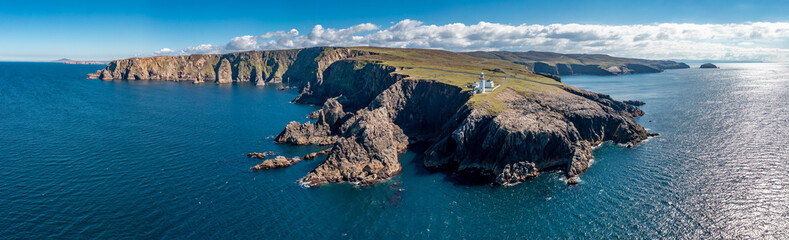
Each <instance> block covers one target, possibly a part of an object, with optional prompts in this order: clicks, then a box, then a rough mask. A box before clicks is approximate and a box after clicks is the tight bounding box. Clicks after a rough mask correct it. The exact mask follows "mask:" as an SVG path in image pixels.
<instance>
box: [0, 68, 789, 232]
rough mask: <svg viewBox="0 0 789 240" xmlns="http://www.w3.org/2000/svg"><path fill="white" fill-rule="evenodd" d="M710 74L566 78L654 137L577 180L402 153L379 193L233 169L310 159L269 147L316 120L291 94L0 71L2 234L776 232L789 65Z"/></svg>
mask: <svg viewBox="0 0 789 240" xmlns="http://www.w3.org/2000/svg"><path fill="white" fill-rule="evenodd" d="M718 66H720V67H721V69H684V70H670V71H666V72H664V73H659V74H643V75H628V76H619V77H591V76H575V77H565V78H564V79H563V81H564V82H565V83H567V84H571V85H574V86H578V87H581V88H584V89H587V90H592V91H596V92H602V93H607V94H610V95H612V96H613V97H614V98H615V99H619V100H627V99H636V100H642V101H645V102H646V103H647V104H646V105H644V106H643V107H642V109H644V111H645V112H646V115H645V116H643V117H641V118H639V119H638V122H639V123H641V124H642V125H644V126H645V127H646V128H648V129H649V131H650V132H657V133H660V134H661V136H660V137H657V138H652V139H650V140H648V141H646V142H644V143H642V144H640V145H637V146H636V147H634V148H632V149H627V148H623V147H620V146H616V145H612V144H605V145H603V146H601V147H599V148H598V149H596V150H595V152H594V155H595V160H594V163H593V165H592V167H591V168H590V169H589V170H588V171H587V172H586V173H584V174H583V175H581V177H580V178H581V183H580V184H578V185H575V186H567V185H566V184H565V182H564V179H563V177H562V175H561V174H560V173H556V172H551V173H545V174H542V175H540V176H539V177H538V178H536V179H534V180H532V181H529V182H526V183H522V184H518V185H514V186H506V187H501V186H500V187H491V186H487V185H482V186H469V185H462V184H457V183H455V182H453V181H451V180H449V179H448V178H447V176H446V175H445V174H443V173H430V172H427V171H425V170H424V169H423V168H422V167H421V163H420V162H419V154H417V153H414V152H407V153H405V154H404V155H403V156H402V157H401V162H402V163H403V168H404V169H403V172H402V173H401V174H400V175H398V176H397V177H395V178H394V179H392V180H391V181H388V182H384V183H381V184H377V185H374V186H364V187H358V186H353V185H349V184H340V185H328V186H323V187H317V188H302V187H301V186H299V185H298V184H296V180H298V179H299V178H301V177H302V176H304V175H306V173H307V172H308V171H310V170H311V169H313V168H314V167H315V166H317V165H318V164H320V162H321V161H323V160H324V159H325V157H319V158H318V159H316V160H312V161H305V162H302V163H299V164H297V165H294V166H291V167H288V168H284V169H277V170H269V171H260V172H253V171H250V170H249V168H250V167H251V166H253V165H255V164H257V163H259V160H253V159H249V158H246V157H245V154H246V153H247V152H252V151H276V152H279V153H282V154H284V155H286V156H300V155H304V154H306V153H310V152H313V151H316V150H321V149H322V148H321V147H303V146H302V147H296V146H289V145H280V144H275V143H273V139H272V136H274V135H276V134H277V133H279V131H281V130H282V128H283V127H284V126H285V124H286V123H287V122H289V121H292V120H297V121H306V120H307V119H305V116H306V114H308V113H309V112H311V111H313V110H315V109H316V107H314V106H307V105H297V104H292V103H289V101H290V100H291V99H293V98H294V97H295V96H296V92H294V91H277V90H276V87H272V86H268V87H256V86H250V85H246V84H235V85H221V86H217V85H214V84H198V85H195V84H191V83H174V82H156V81H100V80H86V79H84V78H85V74H86V73H89V72H93V71H95V70H97V69H99V68H101V67H102V66H84V65H64V64H55V63H0V238H3V239H18V238H28V239H41V238H63V239H162V238H164V239H216V238H228V239H261V238H262V239H403V238H417V239H422V238H430V239H483V238H500V239H545V238H555V239H585V238H594V239H611V238H627V239H632V238H669V239H676V238H680V239H711V238H712V239H719V238H724V239H731V238H758V239H764V238H777V239H786V238H789V178H787V177H789V127H787V125H789V107H787V106H789V105H788V104H787V102H788V101H789V65H787V64H772V63H743V64H740V63H738V64H719V65H718ZM694 67H697V66H694ZM395 183H396V184H395ZM401 189H402V190H401Z"/></svg>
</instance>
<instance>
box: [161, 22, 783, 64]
mask: <svg viewBox="0 0 789 240" xmlns="http://www.w3.org/2000/svg"><path fill="white" fill-rule="evenodd" d="M788 44H789V23H788V22H755V23H742V24H690V23H655V24H644V25H594V24H550V25H537V24H532V25H527V24H521V25H508V24H499V23H488V22H479V23H477V24H473V25H465V24H462V23H453V24H446V25H426V24H424V23H423V22H420V21H416V20H410V19H405V20H402V21H400V22H397V23H394V24H392V25H391V26H390V27H388V28H385V29H381V28H380V27H379V26H376V25H374V24H371V23H363V24H359V25H355V26H351V27H349V28H344V29H334V28H324V27H323V26H322V25H315V27H313V28H312V30H310V32H309V33H308V34H306V35H301V34H300V33H299V31H298V30H296V29H291V30H290V31H276V32H268V33H265V34H262V35H258V36H252V35H246V36H240V37H235V38H233V39H231V40H230V42H229V43H227V44H225V45H211V44H203V45H199V46H194V47H188V48H186V49H182V50H178V51H175V50H171V49H168V48H164V49H162V50H159V51H156V52H154V54H155V55H184V54H194V53H226V52H234V51H243V50H269V49H287V48H302V47H314V46H381V47H398V48H403V47H408V48H435V49H445V50H450V51H477V50H483V51H491V50H503V51H529V50H537V51H554V52H562V53H605V54H610V55H615V56H627V57H639V58H653V59H730V60H776V61H780V60H784V61H787V60H789V49H786V48H784V47H786V46H787V45H788Z"/></svg>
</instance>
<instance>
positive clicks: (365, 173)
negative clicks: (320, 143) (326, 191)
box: [299, 108, 408, 186]
mask: <svg viewBox="0 0 789 240" xmlns="http://www.w3.org/2000/svg"><path fill="white" fill-rule="evenodd" d="M340 135H341V136H342V138H340V139H339V140H338V141H337V143H336V144H335V145H334V147H333V148H332V150H331V151H330V152H329V155H328V156H327V159H326V161H325V162H324V163H323V164H321V165H320V166H318V167H317V168H315V170H312V171H311V172H310V173H309V174H307V176H306V177H304V178H302V179H301V180H299V182H301V183H305V184H308V185H310V186H315V185H320V184H324V183H333V182H356V183H359V184H372V183H376V182H378V181H380V180H383V179H388V178H391V177H392V176H394V175H396V174H397V173H399V172H400V170H401V169H402V166H401V165H400V162H399V161H398V156H399V154H400V153H402V152H403V151H405V149H406V147H407V146H408V138H407V137H406V136H405V134H404V133H403V131H402V130H401V129H400V127H398V126H397V125H395V124H394V123H392V121H391V119H390V118H389V116H388V113H387V112H386V110H385V109H383V108H379V109H376V110H367V109H363V110H359V112H357V113H356V114H355V116H354V117H353V118H352V119H349V120H348V122H346V123H345V124H343V127H342V129H341V133H340Z"/></svg>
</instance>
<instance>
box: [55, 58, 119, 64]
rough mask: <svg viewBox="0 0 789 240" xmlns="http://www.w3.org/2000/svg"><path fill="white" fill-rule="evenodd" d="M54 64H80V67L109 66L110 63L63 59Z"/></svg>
mask: <svg viewBox="0 0 789 240" xmlns="http://www.w3.org/2000/svg"><path fill="white" fill-rule="evenodd" d="M52 62H57V63H63V64H80V65H107V63H108V62H102V61H81V60H72V59H68V58H61V59H58V60H55V61H52Z"/></svg>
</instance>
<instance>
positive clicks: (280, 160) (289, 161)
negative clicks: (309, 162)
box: [252, 156, 301, 171]
mask: <svg viewBox="0 0 789 240" xmlns="http://www.w3.org/2000/svg"><path fill="white" fill-rule="evenodd" d="M300 160H301V159H298V158H286V157H283V156H277V157H275V158H274V159H269V160H265V161H263V163H261V164H258V165H255V166H254V167H252V170H255V171H257V170H261V169H272V168H283V167H289V166H291V165H293V164H296V163H299V161H300Z"/></svg>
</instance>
